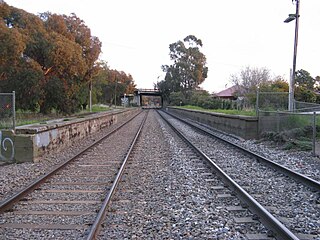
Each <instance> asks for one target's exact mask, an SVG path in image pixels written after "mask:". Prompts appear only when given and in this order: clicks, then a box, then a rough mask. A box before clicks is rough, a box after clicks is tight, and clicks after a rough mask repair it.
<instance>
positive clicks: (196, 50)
mask: <svg viewBox="0 0 320 240" xmlns="http://www.w3.org/2000/svg"><path fill="white" fill-rule="evenodd" d="M202 46H203V45H202V41H201V40H200V39H198V38H196V37H195V36H193V35H189V36H187V37H185V38H184V39H183V41H181V40H179V41H177V42H175V43H172V44H170V45H169V49H170V53H169V56H170V59H171V60H172V61H173V64H172V65H163V66H162V70H163V71H164V72H166V76H165V79H164V81H166V82H167V84H160V87H161V86H166V87H168V86H169V89H167V91H168V90H169V92H178V91H181V92H182V93H183V95H184V96H185V97H186V98H188V92H189V91H192V90H195V89H196V88H197V87H198V86H199V85H200V84H201V83H202V82H203V81H204V80H205V79H206V78H207V74H208V67H206V57H205V55H204V54H203V53H202V52H201V48H202ZM161 90H162V89H161Z"/></svg>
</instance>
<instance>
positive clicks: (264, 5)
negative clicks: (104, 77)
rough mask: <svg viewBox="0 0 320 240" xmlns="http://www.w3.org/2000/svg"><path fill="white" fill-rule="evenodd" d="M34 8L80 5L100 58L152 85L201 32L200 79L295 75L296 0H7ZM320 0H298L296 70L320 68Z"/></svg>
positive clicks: (319, 71)
mask: <svg viewBox="0 0 320 240" xmlns="http://www.w3.org/2000/svg"><path fill="white" fill-rule="evenodd" d="M5 2H6V3H7V4H9V5H11V6H14V7H17V8H21V9H24V10H25V11H27V12H30V13H34V14H37V13H41V12H46V11H49V12H51V13H57V14H66V15H70V13H75V14H76V15H77V16H78V17H79V18H81V19H82V20H83V21H84V22H85V24H86V25H87V26H88V27H89V28H90V29H91V34H92V35H93V36H96V37H98V38H99V39H100V41H101V42H102V51H103V53H102V54H101V56H100V59H102V60H105V61H107V62H108V65H109V66H110V68H112V69H117V70H118V71H124V72H126V73H127V74H131V75H132V76H133V79H134V81H135V83H136V84H137V87H138V88H153V83H156V82H157V80H158V77H159V76H160V77H159V80H160V79H163V78H164V73H163V72H162V70H161V65H166V64H168V65H169V64H171V61H170V58H169V44H171V43H174V42H176V41H178V40H183V39H184V38H185V37H186V36H188V35H194V36H196V37H197V38H199V39H201V40H202V43H203V48H202V49H201V51H202V52H203V53H204V54H205V55H206V57H207V66H208V68H209V72H208V78H207V79H206V80H205V82H204V83H203V84H202V87H203V88H204V89H206V90H208V91H209V92H210V93H211V92H218V91H221V90H223V89H224V88H225V86H226V84H227V87H230V86H231V85H232V84H231V83H230V75H231V74H235V73H238V72H239V71H240V70H241V69H243V68H245V67H246V66H250V67H259V68H260V67H265V68H268V69H270V71H271V73H272V74H274V75H280V76H283V77H284V78H285V79H287V80H288V79H289V73H290V68H292V61H293V46H294V29H295V24H294V21H292V22H290V23H284V22H283V21H284V20H285V19H286V18H287V16H288V14H289V13H295V5H294V4H292V1H291V0H193V1H191V0H100V1H99V0H90V1H84V0H5ZM319 29H320V0H300V24H299V43H298V54H297V70H299V69H304V70H306V71H308V72H310V74H311V76H313V77H316V76H318V75H320V61H319V58H320V31H319Z"/></svg>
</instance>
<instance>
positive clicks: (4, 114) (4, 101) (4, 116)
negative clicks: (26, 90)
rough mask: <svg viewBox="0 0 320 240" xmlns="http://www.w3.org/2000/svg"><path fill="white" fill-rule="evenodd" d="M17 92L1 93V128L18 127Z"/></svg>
mask: <svg viewBox="0 0 320 240" xmlns="http://www.w3.org/2000/svg"><path fill="white" fill-rule="evenodd" d="M15 121H16V113H15V92H12V93H0V129H13V130H15V127H16V123H15Z"/></svg>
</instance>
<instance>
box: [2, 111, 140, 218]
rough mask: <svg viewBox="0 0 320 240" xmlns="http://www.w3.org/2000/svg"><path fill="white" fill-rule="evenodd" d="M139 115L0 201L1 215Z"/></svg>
mask: <svg viewBox="0 0 320 240" xmlns="http://www.w3.org/2000/svg"><path fill="white" fill-rule="evenodd" d="M140 113H141V111H140V112H139V113H137V114H135V115H134V116H133V117H131V118H130V119H129V120H128V121H126V122H124V123H122V124H121V125H119V126H118V127H117V128H116V129H114V130H112V131H111V132H109V133H108V134H107V135H105V136H103V137H101V138H100V139H98V140H97V141H95V142H94V143H93V144H91V145H89V146H88V147H85V148H84V149H82V150H80V151H79V152H78V153H76V154H75V155H74V156H73V157H70V158H69V159H67V160H66V161H64V162H63V163H61V164H59V165H58V166H56V167H55V168H53V169H52V170H51V171H50V172H48V173H46V174H44V175H43V176H41V177H40V178H38V179H36V180H35V181H33V182H31V183H30V184H29V185H27V186H26V187H24V188H23V189H22V190H20V191H19V192H17V193H15V194H14V195H12V196H11V197H9V198H7V199H5V200H4V201H2V202H1V203H0V213H3V212H4V211H6V210H8V209H9V208H10V207H11V206H12V205H13V204H14V203H15V202H17V201H19V200H20V199H22V198H23V197H24V196H26V195H27V194H28V193H30V192H31V191H33V190H34V189H36V188H37V187H38V186H39V185H41V184H42V183H44V182H45V181H46V180H47V179H49V178H50V177H51V176H52V175H54V174H55V173H56V172H58V171H59V170H61V169H63V168H64V167H65V166H66V165H68V164H69V163H71V162H72V161H74V160H75V159H76V158H77V157H79V156H80V155H82V154H83V153H84V152H86V151H88V150H89V149H90V148H92V147H93V146H95V145H97V144H98V143H100V142H101V141H103V140H104V139H106V138H108V137H110V136H111V135H112V134H114V133H115V132H117V131H118V130H120V129H121V128H122V127H123V126H125V125H126V124H127V123H129V122H131V121H132V120H133V119H134V118H135V117H137V116H138V115H139V114H140Z"/></svg>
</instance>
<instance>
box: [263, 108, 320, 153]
mask: <svg viewBox="0 0 320 240" xmlns="http://www.w3.org/2000/svg"><path fill="white" fill-rule="evenodd" d="M258 119H259V121H258V123H259V125H258V128H259V129H258V131H259V135H260V136H265V137H266V136H268V134H271V135H273V137H275V138H277V139H276V140H279V141H282V140H284V139H286V140H288V141H289V142H290V144H297V145H300V147H305V148H306V149H309V148H312V152H313V155H318V156H319V154H320V148H319V143H318V141H317V130H320V129H319V127H320V115H319V113H317V112H288V111H262V110H259V111H258ZM317 126H318V127H317ZM306 149H305V150H306Z"/></svg>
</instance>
